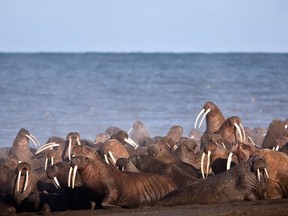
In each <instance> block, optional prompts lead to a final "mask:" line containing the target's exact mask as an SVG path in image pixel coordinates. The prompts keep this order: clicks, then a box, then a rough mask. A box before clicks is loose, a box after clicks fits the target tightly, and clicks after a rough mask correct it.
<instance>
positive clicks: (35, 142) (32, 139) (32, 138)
mask: <svg viewBox="0 0 288 216" xmlns="http://www.w3.org/2000/svg"><path fill="white" fill-rule="evenodd" d="M25 136H26V137H27V138H28V139H30V140H31V141H32V142H33V143H34V145H35V146H36V147H38V145H39V146H40V143H39V141H38V140H37V139H36V138H35V137H34V136H32V135H28V134H26V135H25Z"/></svg>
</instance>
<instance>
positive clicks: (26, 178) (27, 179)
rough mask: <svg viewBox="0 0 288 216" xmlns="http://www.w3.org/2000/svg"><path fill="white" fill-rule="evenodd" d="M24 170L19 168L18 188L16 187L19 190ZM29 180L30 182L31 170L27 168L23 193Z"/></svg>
mask: <svg viewBox="0 0 288 216" xmlns="http://www.w3.org/2000/svg"><path fill="white" fill-rule="evenodd" d="M22 171H24V170H23V169H21V170H19V172H18V176H17V188H16V190H17V192H19V191H20V179H21V175H22ZM28 182H29V171H28V170H27V169H26V171H25V181H24V187H23V190H22V192H21V193H23V192H24V191H25V190H26V189H27V186H28Z"/></svg>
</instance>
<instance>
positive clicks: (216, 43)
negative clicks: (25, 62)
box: [0, 0, 288, 52]
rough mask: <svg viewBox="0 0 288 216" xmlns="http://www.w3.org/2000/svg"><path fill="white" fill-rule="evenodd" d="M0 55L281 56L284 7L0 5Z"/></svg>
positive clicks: (82, 0)
mask: <svg viewBox="0 0 288 216" xmlns="http://www.w3.org/2000/svg"><path fill="white" fill-rule="evenodd" d="M0 52H288V1H287V0H142V1H140V0H77V1H76V0H47V1H44V0H42V1H41V0H0Z"/></svg>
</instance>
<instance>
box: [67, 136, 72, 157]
mask: <svg viewBox="0 0 288 216" xmlns="http://www.w3.org/2000/svg"><path fill="white" fill-rule="evenodd" d="M71 143H72V139H69V143H68V158H69V160H71Z"/></svg>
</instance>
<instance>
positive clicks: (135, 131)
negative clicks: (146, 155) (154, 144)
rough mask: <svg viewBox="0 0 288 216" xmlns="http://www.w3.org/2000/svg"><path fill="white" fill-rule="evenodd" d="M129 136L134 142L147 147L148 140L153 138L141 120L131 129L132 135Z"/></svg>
mask: <svg viewBox="0 0 288 216" xmlns="http://www.w3.org/2000/svg"><path fill="white" fill-rule="evenodd" d="M128 135H129V136H130V138H131V139H132V140H134V141H135V143H137V144H138V145H139V146H142V147H143V146H146V141H147V139H148V140H149V139H150V138H151V137H150V135H149V132H148V130H147V128H146V127H145V125H144V123H143V122H142V121H140V120H136V121H135V122H134V123H133V125H132V128H131V129H130V133H129V132H128Z"/></svg>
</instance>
